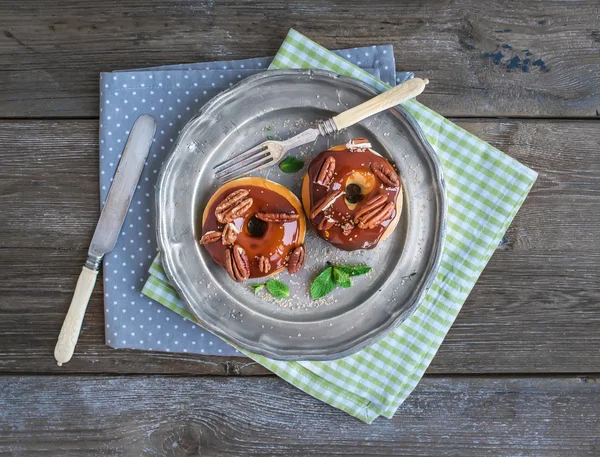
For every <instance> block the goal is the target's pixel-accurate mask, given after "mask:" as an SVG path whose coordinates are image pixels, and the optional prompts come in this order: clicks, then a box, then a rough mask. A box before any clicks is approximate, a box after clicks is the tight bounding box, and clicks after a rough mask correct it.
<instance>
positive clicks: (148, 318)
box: [100, 46, 412, 355]
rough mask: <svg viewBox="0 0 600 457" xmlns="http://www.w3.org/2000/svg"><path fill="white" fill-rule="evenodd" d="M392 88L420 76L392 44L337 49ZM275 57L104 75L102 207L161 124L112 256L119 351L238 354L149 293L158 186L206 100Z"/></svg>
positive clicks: (109, 266)
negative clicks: (143, 139) (142, 129)
mask: <svg viewBox="0 0 600 457" xmlns="http://www.w3.org/2000/svg"><path fill="white" fill-rule="evenodd" d="M336 52H337V54H338V55H340V56H341V57H343V58H345V59H347V60H349V61H350V62H352V63H354V64H356V65H358V66H360V67H361V68H363V69H365V70H366V71H368V72H369V73H371V74H372V75H373V76H375V77H376V78H379V79H381V80H383V81H385V82H386V83H387V84H389V85H395V84H396V82H403V81H405V80H406V79H408V78H410V77H412V73H408V72H406V73H398V74H396V72H395V62H394V53H393V50H392V47H391V46H376V47H375V46H373V47H368V48H355V49H348V50H343V51H336ZM271 61H272V58H255V59H246V60H236V61H223V62H209V63H192V64H179V65H169V66H164V67H153V68H145V69H140V70H127V71H117V72H112V73H101V75H100V198H101V203H102V205H103V204H104V200H105V199H106V196H107V194H108V190H109V188H110V184H111V181H112V178H113V175H114V173H115V170H116V167H117V165H118V162H119V159H120V157H121V152H122V150H123V147H124V146H125V143H126V141H127V137H128V135H129V129H130V128H131V126H132V125H133V122H134V121H135V120H136V119H137V117H138V116H140V115H141V114H150V115H152V116H153V117H154V118H155V119H156V121H157V129H156V136H155V138H154V142H153V144H152V148H151V149H150V154H149V155H148V161H147V162H146V165H145V167H144V170H143V172H142V176H141V178H140V182H139V185H138V186H137V191H136V193H135V195H134V196H133V200H132V202H131V206H130V208H129V213H128V214H127V217H126V219H125V222H124V224H123V228H122V233H121V235H120V237H119V239H118V241H117V244H116V246H115V249H114V250H113V251H112V252H111V253H110V254H108V255H107V256H106V257H105V259H104V272H103V275H104V308H105V309H104V311H105V321H106V344H107V345H109V346H111V347H113V348H130V349H145V350H151V351H167V352H170V351H171V352H190V353H203V354H210V355H234V354H236V353H238V352H237V350H235V349H234V348H232V347H231V346H229V345H228V344H227V343H225V342H223V341H222V340H220V339H219V338H217V337H216V336H214V335H212V334H210V333H209V332H207V331H206V330H204V329H202V328H200V327H199V326H198V325H195V324H194V323H192V322H190V321H189V320H187V319H185V318H183V317H181V316H180V315H178V314H177V313H175V312H173V311H171V310H170V309H168V308H165V307H164V306H163V305H161V304H159V303H157V302H155V301H154V300H151V299H149V298H148V297H147V296H145V295H144V294H142V288H143V286H144V283H145V281H146V279H147V277H148V270H149V269H150V267H151V265H152V260H153V259H154V258H155V257H156V254H157V248H156V239H155V235H154V186H155V183H156V179H157V175H158V172H159V170H160V167H161V165H162V162H163V160H164V159H165V157H166V155H167V154H168V152H169V151H170V149H171V146H172V145H173V143H174V142H175V140H176V139H177V136H178V134H179V132H180V130H181V129H182V127H183V126H184V125H185V123H186V122H187V121H188V120H189V119H190V118H191V117H192V116H194V115H195V114H197V113H198V111H199V110H200V108H201V107H202V105H204V104H205V103H206V102H207V101H208V100H210V99H211V98H212V97H214V96H215V95H217V94H218V93H219V92H221V91H223V90H225V89H228V88H229V87H231V86H233V85H234V84H236V83H237V82H239V81H241V80H242V79H244V78H245V77H247V76H250V75H252V74H255V73H257V72H261V71H264V70H266V68H267V67H268V66H269V65H270V64H271Z"/></svg>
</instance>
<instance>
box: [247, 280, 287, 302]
mask: <svg viewBox="0 0 600 457" xmlns="http://www.w3.org/2000/svg"><path fill="white" fill-rule="evenodd" d="M265 286H266V287H267V290H268V291H269V292H270V293H271V295H273V296H274V297H275V298H287V297H289V296H290V288H289V287H288V286H287V285H286V284H285V283H283V282H281V281H279V280H278V279H269V280H268V281H267V282H265V283H261V284H252V285H250V287H251V288H252V290H253V291H254V295H258V293H259V292H260V291H261V290H262V289H263V288H264V287H265Z"/></svg>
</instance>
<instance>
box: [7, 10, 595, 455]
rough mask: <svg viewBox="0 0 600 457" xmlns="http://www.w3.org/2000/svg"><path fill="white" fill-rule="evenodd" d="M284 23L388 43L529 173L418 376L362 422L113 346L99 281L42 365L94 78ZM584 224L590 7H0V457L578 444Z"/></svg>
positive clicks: (236, 361)
mask: <svg viewBox="0 0 600 457" xmlns="http://www.w3.org/2000/svg"><path fill="white" fill-rule="evenodd" d="M290 27H294V28H296V29H298V30H299V31H301V32H302V33H304V34H306V35H307V36H309V37H310V38H312V39H314V40H316V41H317V42H319V43H321V44H322V45H324V46H326V47H328V48H346V47H354V46H365V45H373V44H384V43H391V44H393V45H394V50H395V54H396V64H397V67H398V69H399V70H401V69H406V70H412V71H414V72H415V73H416V75H417V76H420V77H427V78H429V79H430V80H431V84H430V85H429V86H428V87H427V91H426V93H425V94H423V95H422V96H421V97H420V101H421V102H423V103H424V104H426V105H427V106H429V107H431V108H433V109H434V110H436V111H438V112H440V113H441V114H443V115H444V116H447V117H449V118H451V119H452V120H453V121H455V122H457V123H458V124H459V125H460V126H462V127H464V128H465V129H467V130H468V131H470V132H472V133H473V134H475V135H477V136H479V137H481V138H483V139H484V140H486V141H488V142H490V143H491V144H493V145H494V146H496V147H498V148H499V149H501V150H503V151H505V152H506V153H508V154H509V155H511V156H512V157H515V158H516V159H518V160H519V161H521V162H523V163H524V164H526V165H527V166H529V167H531V168H533V169H535V170H536V171H538V172H539V179H538V181H537V183H536V184H535V186H534V188H533V190H532V192H531V194H530V195H529V197H528V199H527V201H526V202H525V204H524V205H523V207H522V209H521V210H520V212H519V214H518V215H517V217H516V219H515V221H514V222H513V224H512V226H511V227H510V229H509V230H508V232H507V234H506V237H505V239H504V240H503V242H502V244H501V245H500V246H499V247H498V250H497V252H496V253H495V254H494V256H493V258H492V260H491V261H490V263H489V265H488V266H487V268H486V269H485V271H484V272H483V274H482V275H481V278H480V280H479V282H478V283H477V285H476V286H475V289H474V290H473V292H472V293H471V295H470V297H469V299H468V300H467V302H466V303H465V305H464V307H463V310H462V311H461V313H460V315H459V316H458V319H457V320H456V323H455V324H454V326H453V327H452V329H451V330H450V332H449V334H448V337H447V338H446V340H445V342H444V344H443V345H442V347H441V348H440V350H439V352H438V354H437V356H436V357H435V359H434V360H433V363H432V364H431V366H430V368H429V370H428V371H427V375H426V376H425V378H424V379H423V381H422V382H421V384H420V385H419V387H418V388H417V389H416V391H415V392H414V393H413V394H412V396H410V397H409V399H408V400H407V401H406V403H405V404H404V405H403V406H402V407H401V408H400V409H399V411H398V413H397V414H396V415H395V416H394V418H393V419H392V420H387V419H378V420H377V421H376V422H375V423H374V424H373V425H370V426H369V425H366V424H363V423H361V422H359V421H358V420H356V419H353V418H351V417H350V416H348V415H346V414H344V413H342V412H340V411H338V410H335V409H333V408H331V407H329V406H327V405H325V404H323V403H321V402H319V401H317V400H315V399H313V398H312V397H310V396H308V395H306V394H304V393H302V392H301V391H299V390H297V389H296V388H294V387H292V386H290V385H288V384H287V383H285V382H284V381H282V380H280V379H278V378H276V377H274V376H271V375H269V373H268V372H267V371H266V370H265V369H263V368H262V367H260V366H259V365H257V364H256V363H253V362H252V361H250V360H248V359H245V358H242V357H238V358H224V357H204V356H195V355H189V354H166V353H150V352H137V351H126V350H118V351H117V350H113V349H110V348H108V347H107V346H105V345H104V330H103V306H102V281H99V282H98V286H97V287H96V290H95V291H94V294H93V297H92V300H91V302H90V306H89V310H88V313H87V315H86V318H85V321H84V323H83V331H82V334H81V338H80V340H79V345H78V346H77V350H76V353H75V357H74V358H73V360H72V361H71V362H70V363H68V364H67V365H65V366H63V367H60V368H59V367H57V366H56V364H55V362H54V359H53V356H52V352H53V348H54V344H55V341H56V337H57V335H58V332H59V329H60V326H61V323H62V320H63V318H64V316H65V313H66V310H67V307H68V305H69V302H70V299H71V295H72V292H73V289H74V286H75V282H76V280H77V276H78V274H79V270H80V268H81V265H82V264H83V262H84V260H85V258H86V251H87V246H88V243H89V241H90V239H91V235H92V232H93V229H94V226H95V222H96V220H97V217H98V211H99V197H98V74H99V72H101V71H109V70H115V69H122V68H133V67H144V66H152V65H163V64H172V63H180V62H194V61H209V60H219V59H227V60H229V59H237V58H245V57H255V56H265V55H273V54H274V53H275V52H276V51H277V49H278V46H279V44H280V43H281V41H282V40H283V38H284V37H285V35H286V33H287V31H288V29H289V28H290ZM526 58H528V59H530V62H529V63H528V64H527V65H526V67H525V66H524V63H523V60H524V59H526ZM599 238H600V4H599V3H598V1H597V0H582V1H573V2H568V3H566V2H555V1H545V2H537V1H526V0H516V1H503V2H497V1H492V0H458V1H444V2H433V1H431V2H427V1H422V2H410V1H408V0H404V1H380V0H371V1H356V0H346V1H343V0H338V1H333V2H328V1H323V0H293V1H290V2H284V1H273V2H268V1H249V0H248V1H247V0H236V1H233V0H206V1H202V0H169V1H166V2H165V1H158V0H143V1H142V0H122V1H118V2H116V1H101V0H95V1H88V2H81V1H77V0H60V1H53V2H42V1H37V2H35V1H27V0H25V1H24V0H20V1H17V0H3V1H2V2H0V455H10V456H37V455H40V456H41V455H43V456H55V455H56V456H88V455H89V456H92V455H126V456H130V455H135V456H137V455H144V456H146V455H147V456H158V455H173V456H183V455H203V456H205V455H206V456H210V455H225V456H229V455H282V456H295V455H312V454H319V455H341V456H346V455H367V454H370V455H385V456H387V455H402V456H407V455H417V456H483V455H510V456H580V455H589V456H598V455H600V439H599V438H598V436H599V431H600V384H599V383H598V380H597V376H598V373H599V372H600V279H599V278H600V242H599ZM209 375H210V376H209Z"/></svg>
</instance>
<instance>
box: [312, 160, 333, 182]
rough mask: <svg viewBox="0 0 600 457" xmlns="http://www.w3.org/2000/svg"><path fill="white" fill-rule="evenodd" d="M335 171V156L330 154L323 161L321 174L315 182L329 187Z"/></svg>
mask: <svg viewBox="0 0 600 457" xmlns="http://www.w3.org/2000/svg"><path fill="white" fill-rule="evenodd" d="M334 171H335V158H334V157H333V156H329V157H327V158H326V159H325V160H324V161H323V165H321V169H320V170H319V174H318V175H317V179H316V180H315V183H317V184H320V185H321V186H325V187H329V185H330V184H331V181H332V180H333V172H334Z"/></svg>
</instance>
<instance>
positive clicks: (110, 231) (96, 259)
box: [54, 114, 156, 366]
mask: <svg viewBox="0 0 600 457" xmlns="http://www.w3.org/2000/svg"><path fill="white" fill-rule="evenodd" d="M155 130H156V120H155V119H154V118H153V117H152V116H148V115H147V114H144V115H142V116H140V117H139V118H137V120H136V121H135V123H134V124H133V127H132V128H131V133H130V134H129V138H128V139H127V143H126V144H125V149H124V150H123V154H122V155H121V160H120V161H119V166H118V167H117V171H116V173H115V176H114V178H113V182H112V185H111V186H110V190H109V192H108V197H107V198H106V204H105V205H104V209H103V210H102V213H101V214H100V219H99V220H98V225H97V226H96V231H95V232H94V236H93V238H92V242H91V244H90V248H89V250H88V258H87V261H86V262H85V265H84V267H83V270H82V271H81V274H80V275H79V280H78V281H77V286H76V287H75V293H74V294H73V299H72V300H71V305H70V306H69V311H68V312H67V317H65V320H64V322H63V325H62V329H61V330H60V335H59V336H58V342H57V343H56V347H55V348H54V358H55V359H56V361H57V362H58V366H61V365H62V364H63V363H67V362H68V361H69V360H71V357H72V356H73V351H74V350H75V345H76V344H77V339H78V338H79V332H80V331H81V324H82V322H83V316H84V314H85V310H86V308H87V305H88V302H89V300H90V296H91V294H92V290H94V285H95V284H96V277H97V276H98V270H99V268H100V262H101V261H102V258H103V257H104V255H105V254H107V253H108V252H110V251H112V250H113V248H114V247H115V244H116V242H117V238H118V236H119V232H120V231H121V226H122V225H123V221H124V220H125V216H126V215H127V210H128V209H129V204H130V203H131V199H132V198H133V194H134V192H135V188H136V186H137V183H138V181H139V180H140V175H141V174H142V170H143V169H144V164H145V162H146V158H147V157H148V152H150V146H151V145H152V139H153V138H154V132H155Z"/></svg>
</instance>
